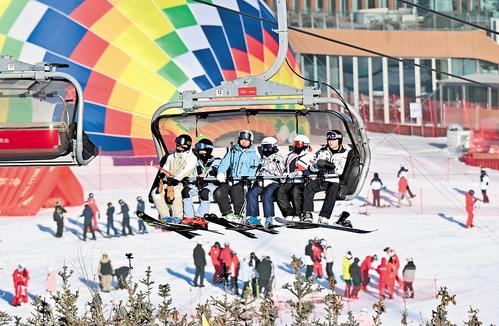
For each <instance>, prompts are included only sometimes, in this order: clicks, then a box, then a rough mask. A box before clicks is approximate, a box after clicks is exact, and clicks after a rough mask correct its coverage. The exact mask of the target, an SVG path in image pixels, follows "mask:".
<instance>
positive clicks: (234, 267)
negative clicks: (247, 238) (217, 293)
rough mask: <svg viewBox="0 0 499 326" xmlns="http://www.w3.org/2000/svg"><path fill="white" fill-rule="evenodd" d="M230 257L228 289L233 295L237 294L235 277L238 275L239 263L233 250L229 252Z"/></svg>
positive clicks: (237, 288)
mask: <svg viewBox="0 0 499 326" xmlns="http://www.w3.org/2000/svg"><path fill="white" fill-rule="evenodd" d="M231 255H232V259H231V262H230V291H231V293H232V294H234V295H239V286H238V284H237V277H238V276H239V268H240V267H241V264H240V262H239V257H237V253H236V252H235V251H232V252H231Z"/></svg>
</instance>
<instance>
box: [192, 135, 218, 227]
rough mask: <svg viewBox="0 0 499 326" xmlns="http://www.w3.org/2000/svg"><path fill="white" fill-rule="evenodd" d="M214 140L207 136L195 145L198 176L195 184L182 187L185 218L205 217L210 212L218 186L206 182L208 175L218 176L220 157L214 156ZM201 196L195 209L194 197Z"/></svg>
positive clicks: (195, 172) (196, 173) (196, 172)
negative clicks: (211, 201)
mask: <svg viewBox="0 0 499 326" xmlns="http://www.w3.org/2000/svg"><path fill="white" fill-rule="evenodd" d="M213 148H214V146H213V142H212V141H211V140H209V139H207V138H204V139H201V140H200V141H199V142H197V144H196V145H195V146H194V151H193V152H194V155H196V157H197V165H196V168H195V169H194V174H193V176H194V177H196V182H195V184H190V185H186V186H185V187H184V189H182V201H183V205H184V219H186V218H187V219H189V218H193V219H194V218H204V216H205V215H206V214H209V213H210V197H212V195H213V192H214V191H215V189H216V188H217V186H216V185H215V184H214V183H211V182H210V183H208V182H204V181H203V179H204V178H206V177H210V176H211V177H216V176H217V173H218V166H219V164H220V162H221V160H220V158H218V157H213V155H211V154H212V153H213ZM194 196H199V202H200V203H199V207H198V209H197V210H196V211H194V205H193V203H192V197H194Z"/></svg>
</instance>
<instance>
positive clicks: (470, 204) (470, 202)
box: [466, 190, 477, 228]
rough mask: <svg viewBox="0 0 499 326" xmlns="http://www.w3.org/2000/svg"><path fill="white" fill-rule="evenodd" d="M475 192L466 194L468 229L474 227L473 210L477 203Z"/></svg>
mask: <svg viewBox="0 0 499 326" xmlns="http://www.w3.org/2000/svg"><path fill="white" fill-rule="evenodd" d="M474 195H475V192H474V191H473V190H470V191H468V193H467V194H466V213H468V219H467V220H466V227H467V228H472V227H473V226H474V225H473V218H474V215H473V209H474V206H475V203H476V201H477V200H476V198H475V196H474Z"/></svg>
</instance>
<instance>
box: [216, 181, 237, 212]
mask: <svg viewBox="0 0 499 326" xmlns="http://www.w3.org/2000/svg"><path fill="white" fill-rule="evenodd" d="M213 198H214V200H215V202H216V203H217V204H218V207H219V208H220V213H222V215H227V214H229V213H230V212H234V214H236V215H238V214H239V213H240V212H241V210H242V208H243V206H244V199H245V198H244V185H243V183H242V182H238V183H236V184H233V185H232V186H229V184H228V183H226V182H224V183H222V184H221V185H220V186H218V188H217V189H215V191H214V192H213ZM231 202H232V204H234V210H232V207H231Z"/></svg>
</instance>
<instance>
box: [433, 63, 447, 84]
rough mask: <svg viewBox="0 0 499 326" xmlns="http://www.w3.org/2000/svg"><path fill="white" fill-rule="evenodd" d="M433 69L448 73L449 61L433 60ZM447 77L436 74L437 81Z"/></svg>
mask: <svg viewBox="0 0 499 326" xmlns="http://www.w3.org/2000/svg"><path fill="white" fill-rule="evenodd" d="M435 69H437V70H438V71H443V72H449V61H448V60H447V59H435ZM447 78H449V76H448V75H445V74H442V73H440V72H437V80H442V79H447Z"/></svg>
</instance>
